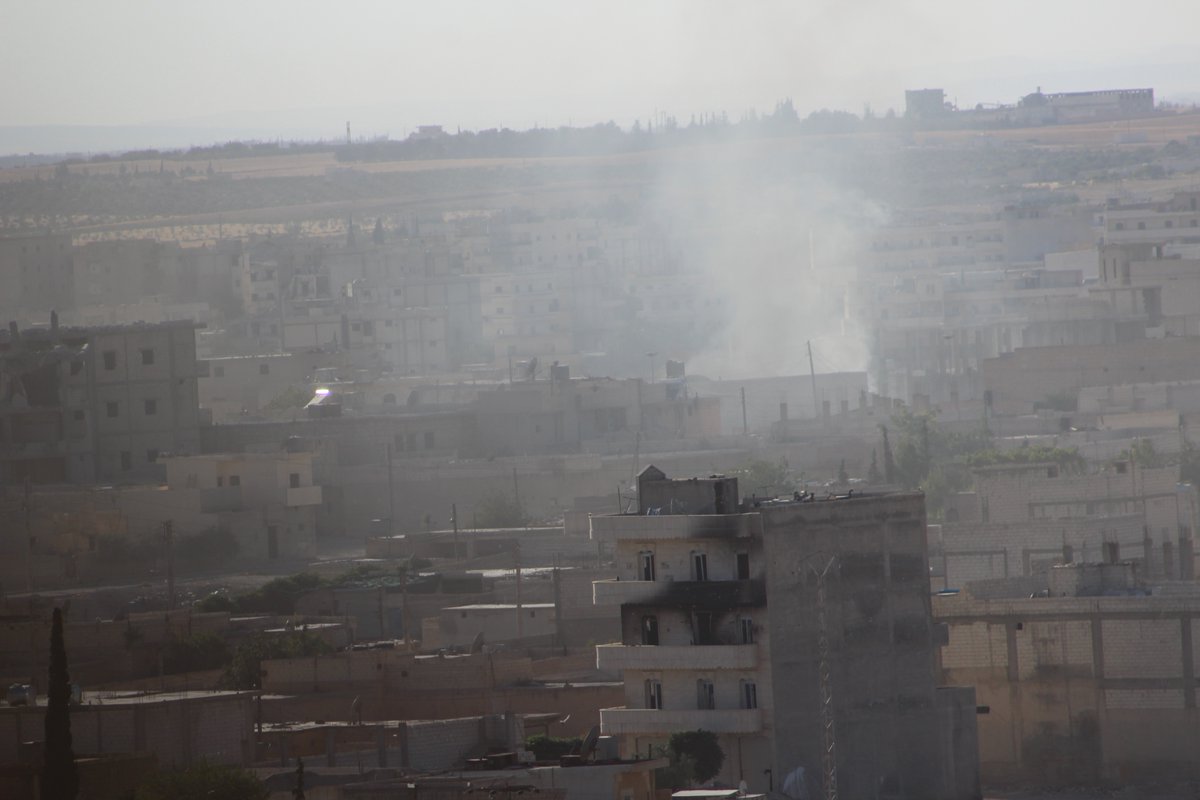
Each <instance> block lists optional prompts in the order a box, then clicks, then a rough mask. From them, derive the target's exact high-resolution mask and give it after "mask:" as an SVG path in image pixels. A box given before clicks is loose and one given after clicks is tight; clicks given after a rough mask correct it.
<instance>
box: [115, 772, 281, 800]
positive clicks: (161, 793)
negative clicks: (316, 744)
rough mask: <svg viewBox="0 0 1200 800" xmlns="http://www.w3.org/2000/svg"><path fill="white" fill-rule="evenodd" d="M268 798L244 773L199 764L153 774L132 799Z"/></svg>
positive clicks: (262, 788)
mask: <svg viewBox="0 0 1200 800" xmlns="http://www.w3.org/2000/svg"><path fill="white" fill-rule="evenodd" d="M269 795H270V792H269V791H268V790H267V787H266V786H263V785H262V783H260V782H259V780H258V778H256V777H254V776H253V775H252V774H250V773H249V772H247V771H246V770H243V769H237V768H236V767H225V766H221V765H218V764H208V763H201V764H195V765H193V766H190V767H186V768H185V769H177V770H163V771H160V772H156V773H154V774H153V775H152V776H150V779H149V780H147V781H146V782H145V783H143V784H142V785H141V786H139V787H138V789H137V792H135V793H134V800H212V798H217V797H219V798H221V800H266V798H267V797H268V796H269Z"/></svg>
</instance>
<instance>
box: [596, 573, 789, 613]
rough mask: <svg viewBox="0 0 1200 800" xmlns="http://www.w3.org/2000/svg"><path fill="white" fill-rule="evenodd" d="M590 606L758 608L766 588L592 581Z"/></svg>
mask: <svg viewBox="0 0 1200 800" xmlns="http://www.w3.org/2000/svg"><path fill="white" fill-rule="evenodd" d="M592 602H593V603H594V604H595V605H598V606H614V605H616V606H626V605H632V606H655V607H667V608H671V607H676V608H681V607H682V608H700V609H713V610H723V609H729V608H761V607H762V606H765V605H766V604H767V591H766V586H765V585H764V583H763V581H761V580H749V581H619V580H609V581H593V582H592Z"/></svg>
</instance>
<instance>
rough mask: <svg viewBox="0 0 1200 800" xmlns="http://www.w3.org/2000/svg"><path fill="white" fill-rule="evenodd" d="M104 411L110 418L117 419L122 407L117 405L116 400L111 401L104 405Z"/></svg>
mask: <svg viewBox="0 0 1200 800" xmlns="http://www.w3.org/2000/svg"><path fill="white" fill-rule="evenodd" d="M104 411H105V413H106V414H108V416H110V417H116V416H119V415H120V413H121V407H120V405H118V404H117V401H116V400H109V401H108V402H107V403H105V404H104Z"/></svg>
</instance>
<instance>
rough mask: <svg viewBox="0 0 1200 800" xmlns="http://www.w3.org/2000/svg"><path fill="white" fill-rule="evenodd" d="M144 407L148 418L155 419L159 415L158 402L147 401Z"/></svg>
mask: <svg viewBox="0 0 1200 800" xmlns="http://www.w3.org/2000/svg"><path fill="white" fill-rule="evenodd" d="M144 405H145V408H146V416H147V417H153V416H154V415H155V414H157V413H158V401H157V400H147V401H145V404H144Z"/></svg>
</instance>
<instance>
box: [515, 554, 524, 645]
mask: <svg viewBox="0 0 1200 800" xmlns="http://www.w3.org/2000/svg"><path fill="white" fill-rule="evenodd" d="M513 559H514V560H515V562H516V568H517V638H518V639H523V638H525V635H524V632H525V621H524V620H523V619H521V543H520V542H517V544H516V547H514V548H513Z"/></svg>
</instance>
